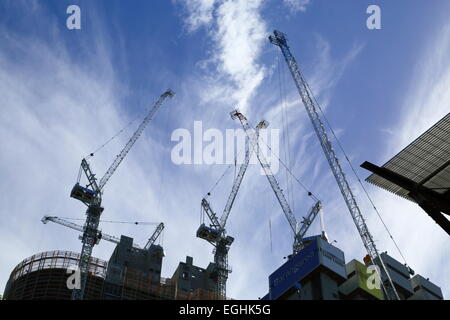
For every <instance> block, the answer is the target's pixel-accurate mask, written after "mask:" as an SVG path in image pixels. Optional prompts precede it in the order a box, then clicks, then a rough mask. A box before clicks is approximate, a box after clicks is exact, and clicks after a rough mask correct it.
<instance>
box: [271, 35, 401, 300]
mask: <svg viewBox="0 0 450 320" xmlns="http://www.w3.org/2000/svg"><path fill="white" fill-rule="evenodd" d="M269 41H270V42H271V43H272V44H274V45H276V46H278V47H279V48H280V49H281V52H282V53H283V56H284V58H285V61H286V63H287V65H288V68H289V70H290V72H291V75H292V77H293V79H294V82H295V85H296V87H297V90H298V92H299V94H300V97H301V99H302V102H303V104H304V106H305V108H306V111H307V113H308V116H309V118H310V120H311V122H312V124H313V127H314V130H315V132H316V134H317V137H318V138H319V142H320V145H321V146H322V149H323V151H324V153H325V157H326V159H327V161H328V163H329V165H330V167H331V171H332V172H333V175H334V177H335V179H336V182H337V184H338V186H339V189H340V191H341V193H342V196H343V197H344V200H345V203H346V205H347V207H348V210H349V211H350V214H351V216H352V219H353V221H354V223H355V225H356V228H357V230H358V232H359V234H360V236H361V239H362V241H363V244H364V247H365V248H366V250H367V253H368V255H369V256H370V258H371V261H372V263H375V259H378V261H379V262H380V264H381V267H382V269H383V271H384V273H385V274H386V276H387V279H388V281H387V283H386V284H383V282H381V283H382V286H383V288H384V289H385V290H384V291H385V293H386V296H387V298H388V299H397V300H400V297H399V295H398V293H397V290H396V289H395V286H394V284H393V282H392V279H391V277H390V275H389V272H388V270H387V268H386V266H385V264H384V262H383V260H382V258H381V256H380V254H379V253H378V250H377V248H376V246H375V242H374V240H373V237H372V235H371V234H370V232H369V229H368V227H367V224H366V222H365V219H364V217H363V215H362V213H361V210H360V208H359V206H358V204H357V203H356V199H355V196H354V195H353V192H352V190H351V189H350V186H349V184H348V181H347V179H346V177H345V174H344V171H343V170H342V167H341V165H340V163H339V160H338V158H337V156H336V153H335V151H334V150H333V147H332V144H331V141H330V140H329V139H328V135H327V132H326V130H325V126H324V124H323V122H322V120H321V118H320V116H319V113H318V107H317V106H316V101H315V100H314V99H313V94H312V92H311V90H310V88H309V87H308V84H307V82H306V81H305V79H304V77H303V75H302V73H301V71H300V68H299V66H298V64H297V61H296V60H295V58H294V56H293V55H292V53H291V51H290V49H289V46H288V44H287V40H286V37H285V35H284V34H283V33H282V32H280V31H277V30H275V31H274V33H273V35H270V36H269ZM378 275H379V276H380V279H381V275H380V274H378Z"/></svg>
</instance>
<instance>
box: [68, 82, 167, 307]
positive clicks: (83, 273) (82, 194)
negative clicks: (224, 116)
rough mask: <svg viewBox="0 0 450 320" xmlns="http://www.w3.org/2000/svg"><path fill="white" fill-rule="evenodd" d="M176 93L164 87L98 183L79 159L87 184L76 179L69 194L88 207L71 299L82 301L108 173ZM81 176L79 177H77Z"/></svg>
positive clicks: (108, 177) (85, 164) (115, 167)
mask: <svg viewBox="0 0 450 320" xmlns="http://www.w3.org/2000/svg"><path fill="white" fill-rule="evenodd" d="M174 95H175V94H174V93H173V91H171V90H167V91H166V92H164V93H163V94H162V95H161V96H160V97H159V99H158V100H157V101H156V103H155V104H154V106H153V107H152V109H150V111H149V113H148V114H147V116H146V117H145V118H144V120H143V121H142V122H141V124H140V125H139V127H138V128H137V130H136V131H135V132H134V134H133V136H132V137H131V138H130V140H129V141H128V142H127V144H126V145H125V147H124V148H123V149H122V151H121V152H120V153H119V155H118V156H117V157H116V158H115V159H114V161H113V163H112V165H111V166H110V167H109V169H108V170H107V171H106V173H105V175H104V176H103V177H102V178H101V179H100V182H99V183H98V184H97V179H96V178H95V174H93V173H92V170H91V168H90V166H89V163H88V162H87V161H86V159H83V160H82V161H81V169H82V170H83V171H84V173H85V175H86V177H87V179H88V181H89V184H88V185H87V186H86V187H82V186H81V185H80V183H79V181H78V182H77V183H76V184H75V186H74V187H73V189H72V191H71V194H70V196H71V197H73V198H75V199H78V200H80V201H81V202H83V203H84V204H86V205H87V206H88V208H87V211H86V222H85V224H84V226H83V230H84V231H83V235H82V237H81V242H82V248H81V253H80V261H79V265H78V267H79V271H80V288H74V289H73V291H72V299H73V300H83V297H84V291H85V287H86V282H87V277H88V271H89V263H90V259H91V256H92V250H93V248H94V246H95V244H96V243H97V236H98V225H99V223H100V215H101V214H102V212H103V207H102V206H101V193H102V189H103V187H104V186H105V184H106V183H107V182H108V180H109V179H110V178H111V176H112V175H113V174H114V172H115V171H116V169H117V168H118V166H119V165H120V163H121V162H122V161H123V159H124V158H125V156H126V155H127V154H128V152H129V151H130V149H131V147H133V145H134V144H135V142H136V141H137V139H138V138H139V137H140V136H141V134H142V132H143V131H144V129H145V127H146V126H147V124H148V123H149V122H150V120H151V119H152V118H153V116H154V115H155V113H156V112H157V111H158V110H159V108H160V107H161V105H162V103H163V102H164V100H165V99H166V98H172V97H173V96H174ZM80 178H81V177H80V176H79V177H78V179H80Z"/></svg>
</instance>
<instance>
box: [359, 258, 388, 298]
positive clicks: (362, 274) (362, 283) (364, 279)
mask: <svg viewBox="0 0 450 320" xmlns="http://www.w3.org/2000/svg"><path fill="white" fill-rule="evenodd" d="M355 267H356V274H357V276H358V281H359V287H360V288H361V289H363V290H364V291H366V292H368V293H369V294H371V295H373V296H374V297H376V298H377V299H379V300H382V299H383V291H382V290H381V288H380V289H369V288H368V286H367V283H368V280H369V277H370V276H373V274H372V273H370V272H369V273H368V272H367V267H366V266H365V265H363V264H362V263H361V262H359V261H356V263H355Z"/></svg>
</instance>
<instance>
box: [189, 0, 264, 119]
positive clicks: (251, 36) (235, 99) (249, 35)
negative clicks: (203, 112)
mask: <svg viewBox="0 0 450 320" xmlns="http://www.w3.org/2000/svg"><path fill="white" fill-rule="evenodd" d="M263 4H264V1H262V0H247V1H246V0H237V1H215V3H211V1H205V0H204V1H194V2H190V1H185V2H184V5H185V7H186V8H187V15H186V18H185V21H187V23H188V24H189V25H190V24H191V22H190V21H192V20H194V21H202V22H201V23H197V24H195V26H196V28H193V30H195V29H197V28H198V27H199V26H201V25H208V27H209V28H208V30H209V31H208V34H209V36H210V38H211V41H212V48H211V49H210V55H209V57H207V58H206V59H205V60H204V61H203V62H202V63H201V64H200V65H201V66H203V67H204V69H205V70H206V69H207V68H206V67H208V69H209V68H212V69H213V70H214V71H208V72H206V74H205V75H204V80H205V83H207V85H206V86H205V87H204V92H203V93H202V101H203V102H204V103H211V102H212V101H216V102H217V101H222V102H225V101H226V100H227V103H228V105H230V106H231V105H233V104H237V103H238V104H239V106H240V108H241V109H242V110H243V111H246V110H247V108H248V103H249V101H250V99H251V98H252V97H253V96H254V95H255V93H256V90H257V88H258V87H259V85H260V84H261V82H262V80H263V79H264V76H265V68H264V66H262V65H261V64H259V63H258V59H259V57H260V54H261V50H262V46H263V45H264V44H265V42H266V37H267V30H266V25H265V22H264V20H263V19H262V17H261V14H260V11H261V9H262V7H263ZM199 7H200V8H204V9H205V11H204V12H207V14H206V15H207V16H208V17H210V18H209V19H200V18H199V16H203V15H202V14H199V12H203V11H201V10H200V11H199V10H198V9H197V8H199ZM191 29H192V28H191Z"/></svg>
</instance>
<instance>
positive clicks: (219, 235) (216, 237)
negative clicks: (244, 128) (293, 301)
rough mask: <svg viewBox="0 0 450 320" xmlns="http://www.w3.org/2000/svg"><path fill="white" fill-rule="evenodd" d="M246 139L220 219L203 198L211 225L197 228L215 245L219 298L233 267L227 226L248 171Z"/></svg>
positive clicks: (223, 294)
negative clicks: (229, 258)
mask: <svg viewBox="0 0 450 320" xmlns="http://www.w3.org/2000/svg"><path fill="white" fill-rule="evenodd" d="M267 126H268V123H267V122H266V121H261V122H260V123H259V124H258V126H257V132H259V130H260V129H265V128H267ZM246 140H247V141H246V144H245V158H244V163H243V164H242V165H241V166H240V168H239V172H238V174H237V176H236V178H235V179H234V182H233V186H232V188H231V193H230V195H229V196H228V200H227V203H226V205H225V208H224V210H223V213H222V216H221V217H220V220H219V219H218V218H217V215H216V213H215V212H214V211H213V209H212V208H211V205H210V204H209V202H208V200H206V199H205V198H203V199H202V203H201V204H202V208H203V210H204V211H205V212H206V214H207V216H208V218H209V220H210V222H211V223H210V226H209V227H207V226H206V225H205V224H204V223H203V224H202V225H200V227H199V228H198V230H197V237H199V238H201V239H204V240H206V241H208V242H209V243H211V244H212V245H213V246H214V251H213V253H214V264H215V268H216V275H217V286H216V298H217V299H218V300H225V299H226V282H227V279H228V274H229V273H230V272H231V269H230V268H229V266H228V250H229V249H230V246H231V244H232V243H233V241H234V238H233V237H230V236H228V235H226V229H225V226H226V223H227V220H228V217H229V215H230V212H231V208H232V207H233V204H234V200H235V199H236V195H237V193H238V191H239V187H240V186H241V182H242V179H243V178H244V175H245V172H246V171H247V168H248V165H249V162H250V156H251V153H250V151H252V150H253V146H251V147H249V145H248V139H246ZM250 143H251V142H250Z"/></svg>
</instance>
